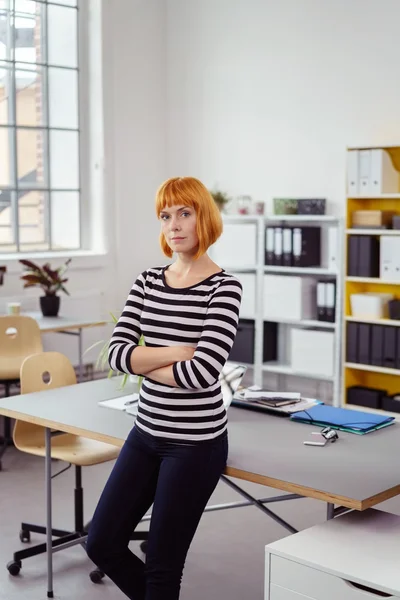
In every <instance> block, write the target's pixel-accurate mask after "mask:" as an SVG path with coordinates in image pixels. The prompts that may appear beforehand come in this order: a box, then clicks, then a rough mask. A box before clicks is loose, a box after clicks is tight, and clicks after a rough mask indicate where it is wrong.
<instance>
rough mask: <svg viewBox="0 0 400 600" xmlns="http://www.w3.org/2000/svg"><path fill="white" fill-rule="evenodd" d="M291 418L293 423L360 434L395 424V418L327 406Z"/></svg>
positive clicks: (301, 412) (297, 413)
mask: <svg viewBox="0 0 400 600" xmlns="http://www.w3.org/2000/svg"><path fill="white" fill-rule="evenodd" d="M290 418H291V420H293V421H299V422H302V423H311V424H312V425H320V426H323V427H332V428H334V429H341V430H342V431H349V432H351V433H359V434H363V433H369V432H370V431H375V430H376V429H381V428H382V427H386V426H387V425H391V424H392V423H393V422H394V417H388V416H385V415H382V416H381V415H378V414H374V413H367V412H362V411H358V410H349V409H347V408H336V407H334V406H327V405H326V404H317V405H316V406H313V407H312V408H310V409H309V410H302V411H300V412H296V413H293V414H292V416H291V417H290Z"/></svg>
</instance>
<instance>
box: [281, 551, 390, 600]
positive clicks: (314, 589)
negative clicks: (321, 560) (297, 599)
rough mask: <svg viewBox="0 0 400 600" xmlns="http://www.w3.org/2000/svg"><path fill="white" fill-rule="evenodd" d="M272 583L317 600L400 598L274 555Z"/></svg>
mask: <svg viewBox="0 0 400 600" xmlns="http://www.w3.org/2000/svg"><path fill="white" fill-rule="evenodd" d="M270 583H271V584H274V585H276V586H279V587H282V588H287V589H289V590H292V591H294V592H296V593H298V594H303V596H308V597H310V598H313V599H314V600H339V599H340V600H377V599H378V598H379V599H381V598H400V593H399V594H398V595H396V596H388V595H387V594H383V593H382V592H381V591H380V590H373V589H372V588H369V589H360V588H359V587H356V585H355V584H353V583H351V582H350V581H347V580H346V579H342V578H340V577H336V576H335V575H331V574H330V573H325V572H324V571H318V570H317V569H313V568H311V567H307V566H305V565H302V564H300V563H296V562H294V561H291V560H288V559H286V558H282V557H280V556H276V555H273V554H272V555H271V566H270ZM364 585H365V586H368V582H365V583H364ZM278 598H279V596H278Z"/></svg>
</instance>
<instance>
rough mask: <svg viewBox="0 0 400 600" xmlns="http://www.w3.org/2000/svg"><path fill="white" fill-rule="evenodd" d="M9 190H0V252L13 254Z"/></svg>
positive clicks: (14, 248) (10, 193) (10, 195)
mask: <svg viewBox="0 0 400 600" xmlns="http://www.w3.org/2000/svg"><path fill="white" fill-rule="evenodd" d="M13 193H14V192H10V191H9V190H0V252H14V251H15V250H16V246H14V243H15V239H14V232H13V228H12V220H11V217H12V208H11V203H12V194H13Z"/></svg>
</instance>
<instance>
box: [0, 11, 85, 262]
mask: <svg viewBox="0 0 400 600" xmlns="http://www.w3.org/2000/svg"><path fill="white" fill-rule="evenodd" d="M80 229H81V227H80V176H79V105H78V7H77V0H60V1H56V0H37V1H33V0H0V255H1V254H2V253H3V254H5V253H15V252H36V251H49V250H52V251H57V250H60V251H62V250H66V249H78V248H80V247H81V235H80Z"/></svg>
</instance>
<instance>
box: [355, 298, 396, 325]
mask: <svg viewBox="0 0 400 600" xmlns="http://www.w3.org/2000/svg"><path fill="white" fill-rule="evenodd" d="M392 299H393V294H383V293H382V294H379V293H377V292H365V293H364V294H350V307H351V314H352V316H353V317H356V318H359V319H386V318H388V312H389V311H388V302H389V300H392Z"/></svg>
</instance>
